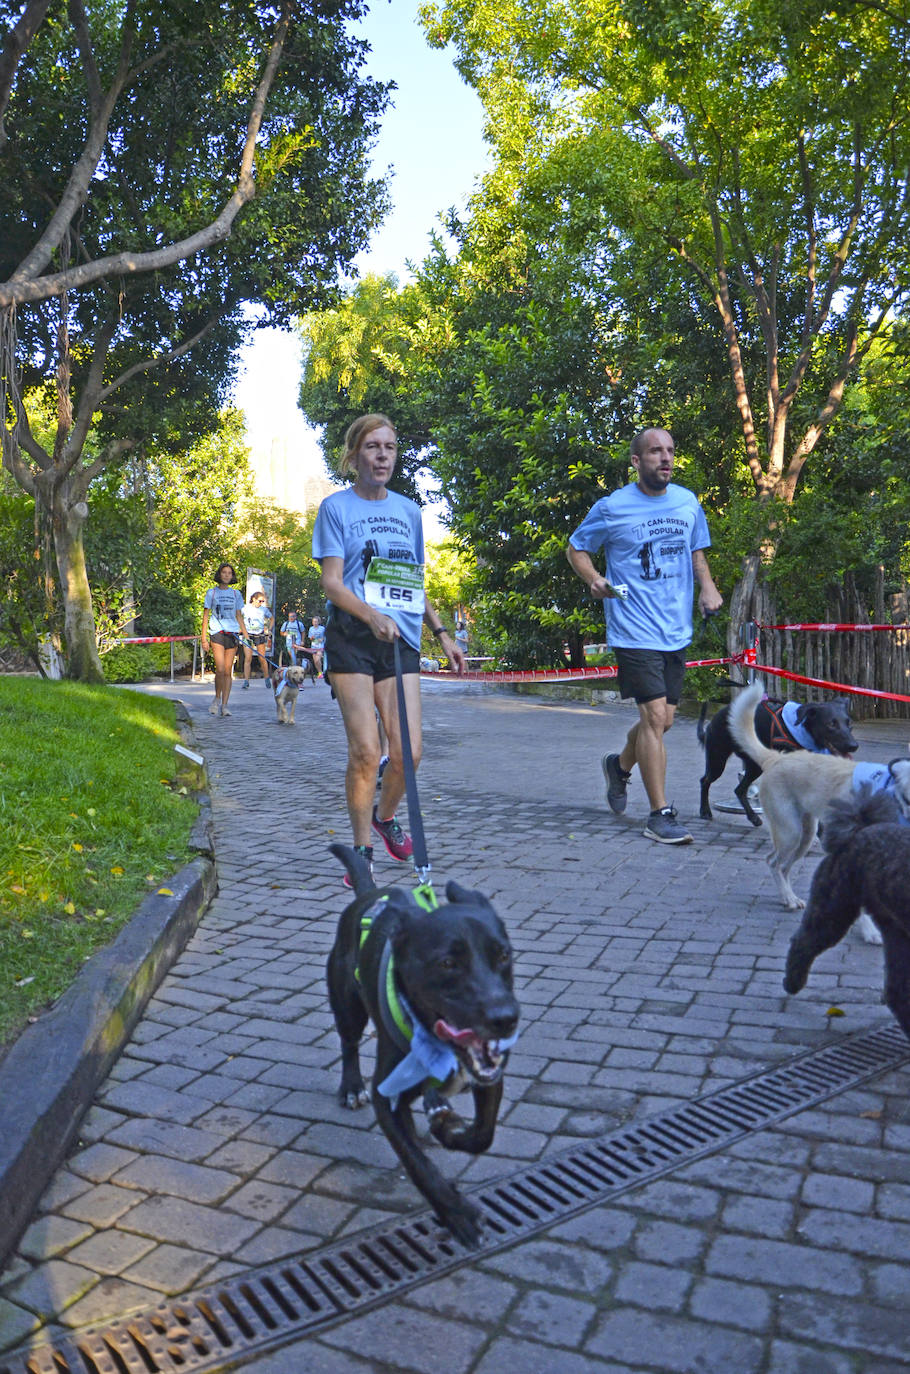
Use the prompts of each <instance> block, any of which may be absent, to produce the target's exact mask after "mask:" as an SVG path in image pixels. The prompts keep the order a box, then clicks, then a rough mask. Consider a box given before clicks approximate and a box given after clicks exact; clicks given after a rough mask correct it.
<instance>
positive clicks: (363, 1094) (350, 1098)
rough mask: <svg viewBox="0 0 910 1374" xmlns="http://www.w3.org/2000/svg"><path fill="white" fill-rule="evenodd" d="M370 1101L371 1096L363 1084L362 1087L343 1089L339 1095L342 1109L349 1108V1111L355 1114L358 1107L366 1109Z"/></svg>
mask: <svg viewBox="0 0 910 1374" xmlns="http://www.w3.org/2000/svg"><path fill="white" fill-rule="evenodd" d="M369 1100H370V1094H369V1093H368V1091H367V1089H366V1088H365V1087H364V1085H363V1084H362V1083H361V1085H360V1087H359V1088H357V1087H351V1088H345V1087H342V1088H341V1089H340V1091H339V1093H338V1101H339V1104H340V1105H341V1106H342V1107H347V1109H348V1111H351V1112H355V1111H356V1110H357V1108H358V1107H365V1106H366V1105H367V1103H368V1102H369Z"/></svg>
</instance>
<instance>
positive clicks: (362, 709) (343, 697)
mask: <svg viewBox="0 0 910 1374" xmlns="http://www.w3.org/2000/svg"><path fill="white" fill-rule="evenodd" d="M393 685H394V682H393ZM332 686H333V688H334V690H335V696H336V698H337V701H338V705H339V706H340V708H341V719H342V720H343V722H344V731H345V735H346V736H347V741H348V766H347V772H346V773H345V795H346V797H347V803H348V815H349V816H350V818H351V830H352V831H353V834H354V843H355V844H365V845H369V844H371V843H372V826H373V797H374V795H375V793H376V770H377V768H378V767H379V731H378V730H377V729H376V712H375V709H374V706H373V679H372V678H371V677H368V676H367V675H366V674H365V673H335V674H334V675H333V677H332Z"/></svg>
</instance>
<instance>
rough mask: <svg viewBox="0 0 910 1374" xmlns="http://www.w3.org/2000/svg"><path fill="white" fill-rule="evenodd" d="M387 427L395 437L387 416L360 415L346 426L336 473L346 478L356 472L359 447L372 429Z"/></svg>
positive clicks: (376, 414)
mask: <svg viewBox="0 0 910 1374" xmlns="http://www.w3.org/2000/svg"><path fill="white" fill-rule="evenodd" d="M384 425H388V427H389V429H391V430H392V431H393V432H394V433H395V434H396V437H397V431H396V430H395V426H394V425H393V424H392V421H391V420H390V419H389V417H388V415H380V414H379V413H378V412H374V413H373V414H372V415H360V416H358V418H357V419H356V420H354V421H352V423H351V424H349V425H348V428H347V432H346V434H345V436H344V449H343V451H342V454H341V458H340V460H339V463H338V471H339V473H340V474H341V476H342V477H347V476H348V475H349V474H350V473H352V472H354V473H356V471H357V454H358V452H359V451H360V445H361V444H362V443H363V441H364V439H365V438H366V437H367V435H368V434H372V432H373V430H374V429H382V428H383V426H384Z"/></svg>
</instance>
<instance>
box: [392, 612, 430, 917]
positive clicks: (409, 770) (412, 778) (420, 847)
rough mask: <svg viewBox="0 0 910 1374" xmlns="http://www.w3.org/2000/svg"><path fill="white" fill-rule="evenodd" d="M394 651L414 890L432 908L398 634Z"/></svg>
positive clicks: (425, 845) (426, 906)
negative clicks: (415, 884) (412, 857)
mask: <svg viewBox="0 0 910 1374" xmlns="http://www.w3.org/2000/svg"><path fill="white" fill-rule="evenodd" d="M392 647H393V650H394V654H395V688H396V692H397V695H398V728H399V730H400V731H401V763H402V768H403V770H404V789H405V795H406V797H407V801H408V824H409V825H410V827H411V844H412V845H413V846H414V869H415V871H416V873H417V877H418V878H419V879H420V881H419V883H418V884H417V887H416V889H415V891H414V896H415V898H416V900H417V905H418V906H421V907H423V909H424V911H435V909H436V907H438V906H439V902H438V901H437V899H436V893H435V892H434V891H433V884H432V882H431V881H430V860H429V859H428V857H427V841H426V836H425V835H424V832H423V816H422V815H421V812H420V798H419V796H418V795H417V775H416V773H415V772H414V753H413V750H412V749H411V730H410V726H409V725H408V708H407V702H406V701H405V698H404V678H403V677H402V674H401V651H400V649H399V647H398V636H397V635H396V636H395V638H394V639H393V641H392Z"/></svg>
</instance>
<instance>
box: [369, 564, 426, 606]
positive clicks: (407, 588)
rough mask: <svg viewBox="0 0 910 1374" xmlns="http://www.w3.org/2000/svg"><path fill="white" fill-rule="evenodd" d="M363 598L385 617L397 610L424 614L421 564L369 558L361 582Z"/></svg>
mask: <svg viewBox="0 0 910 1374" xmlns="http://www.w3.org/2000/svg"><path fill="white" fill-rule="evenodd" d="M363 599H364V601H365V602H366V603H367V605H368V606H372V607H374V609H375V610H377V611H383V612H384V613H385V614H386V615H389V614H390V613H391V612H392V611H396V610H397V611H407V612H409V613H410V614H412V615H423V612H424V608H425V606H426V599H425V597H424V594H423V564H422V563H404V562H401V563H400V562H398V560H397V559H392V558H372V559H371V560H370V566H369V567H368V568H367V571H366V576H365V577H364V580H363Z"/></svg>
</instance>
